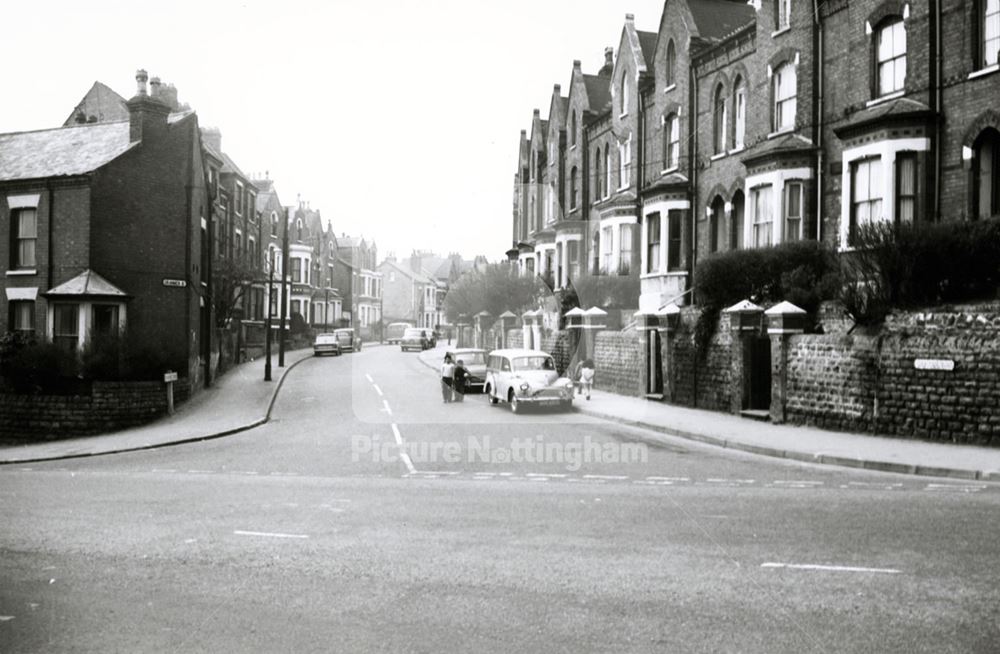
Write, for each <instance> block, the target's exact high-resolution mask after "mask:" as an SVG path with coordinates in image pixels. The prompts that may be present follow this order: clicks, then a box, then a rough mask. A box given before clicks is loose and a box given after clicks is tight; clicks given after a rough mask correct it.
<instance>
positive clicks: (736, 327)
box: [723, 300, 764, 415]
mask: <svg viewBox="0 0 1000 654" xmlns="http://www.w3.org/2000/svg"><path fill="white" fill-rule="evenodd" d="M723 313H725V314H727V315H728V316H729V328H730V330H732V333H733V344H732V347H731V348H730V352H731V356H732V359H731V363H730V384H731V385H730V389H729V412H730V413H732V414H734V415H739V413H740V412H741V411H742V410H743V406H744V405H745V404H746V402H747V400H748V398H749V394H750V380H749V379H748V378H747V370H746V358H747V356H749V351H750V343H749V341H750V339H752V338H754V337H756V336H757V335H759V334H760V328H761V322H762V318H763V315H764V309H762V308H761V307H759V306H757V305H756V304H754V303H753V302H751V301H750V300H743V301H742V302H738V303H737V304H734V305H733V306H731V307H729V308H728V309H725V310H723Z"/></svg>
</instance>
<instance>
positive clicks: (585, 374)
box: [580, 359, 596, 400]
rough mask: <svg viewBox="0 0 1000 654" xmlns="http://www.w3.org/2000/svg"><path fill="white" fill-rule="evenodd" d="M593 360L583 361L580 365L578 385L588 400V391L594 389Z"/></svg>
mask: <svg viewBox="0 0 1000 654" xmlns="http://www.w3.org/2000/svg"><path fill="white" fill-rule="evenodd" d="M595 372H596V371H595V370H594V360H593V359H584V360H583V363H582V364H580V385H581V386H582V387H583V390H584V392H586V393H587V399H588V400H589V399H590V389H591V388H593V387H594V374H595Z"/></svg>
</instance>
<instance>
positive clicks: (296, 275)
mask: <svg viewBox="0 0 1000 654" xmlns="http://www.w3.org/2000/svg"><path fill="white" fill-rule="evenodd" d="M301 282H302V259H299V258H298V257H292V283H293V284H299V283H301Z"/></svg>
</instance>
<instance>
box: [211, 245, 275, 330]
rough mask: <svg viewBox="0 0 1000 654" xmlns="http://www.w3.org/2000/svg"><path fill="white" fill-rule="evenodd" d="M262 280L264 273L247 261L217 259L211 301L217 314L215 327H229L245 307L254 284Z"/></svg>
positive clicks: (213, 272)
mask: <svg viewBox="0 0 1000 654" xmlns="http://www.w3.org/2000/svg"><path fill="white" fill-rule="evenodd" d="M261 280H262V273H261V272H260V270H258V269H257V268H255V267H253V266H251V265H250V263H249V262H248V261H247V260H245V259H240V260H233V259H229V258H226V259H217V260H216V261H215V263H214V265H213V267H212V295H211V297H210V298H209V300H210V301H211V303H212V310H213V312H214V313H215V326H216V327H218V328H220V329H224V328H226V327H228V326H229V325H230V324H231V323H232V320H233V318H234V317H235V315H236V311H237V309H239V308H241V307H243V306H244V305H245V302H244V299H245V298H246V297H247V296H249V293H250V287H251V284H252V283H253V282H259V281H261Z"/></svg>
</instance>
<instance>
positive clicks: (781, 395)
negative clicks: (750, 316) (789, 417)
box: [764, 302, 806, 424]
mask: <svg viewBox="0 0 1000 654" xmlns="http://www.w3.org/2000/svg"><path fill="white" fill-rule="evenodd" d="M764 315H765V316H767V335H768V336H770V337H771V422H773V423H775V424H781V423H783V422H785V407H786V405H787V403H788V345H789V340H790V339H791V337H792V336H794V335H795V334H802V333H804V332H805V320H806V310H805V309H802V308H800V307H797V306H795V305H794V304H792V303H791V302H782V303H781V304H776V305H774V306H773V307H771V308H770V309H768V310H767V311H765V312H764Z"/></svg>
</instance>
